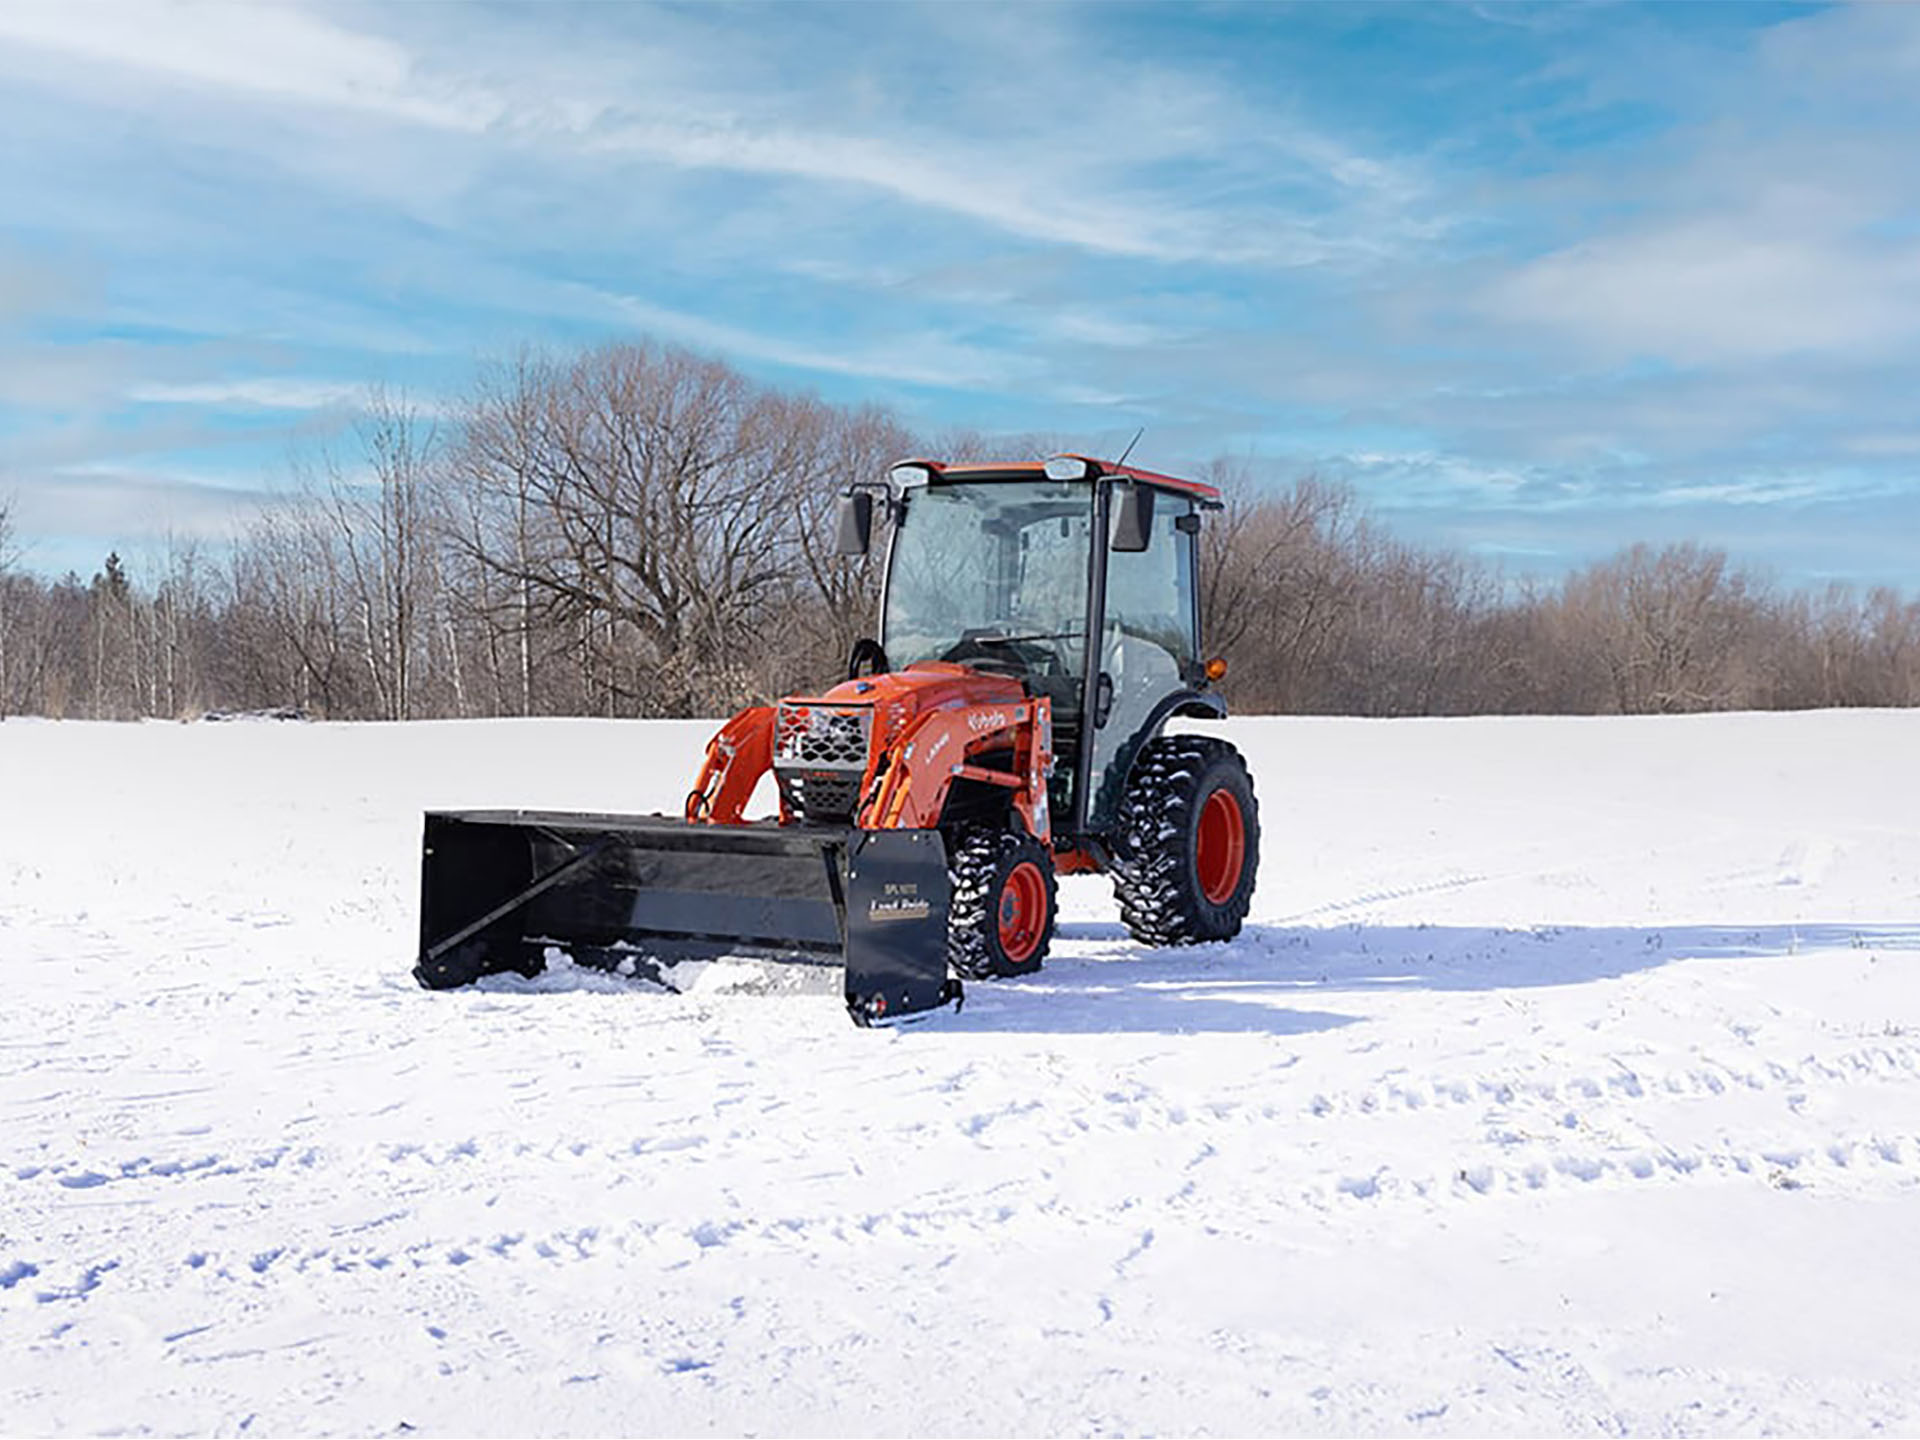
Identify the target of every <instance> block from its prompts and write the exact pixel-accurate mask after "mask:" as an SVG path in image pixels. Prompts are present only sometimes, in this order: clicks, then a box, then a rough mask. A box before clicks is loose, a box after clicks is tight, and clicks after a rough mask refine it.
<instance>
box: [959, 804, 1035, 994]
mask: <svg viewBox="0 0 1920 1440" xmlns="http://www.w3.org/2000/svg"><path fill="white" fill-rule="evenodd" d="M947 870H948V874H949V878H950V879H951V880H952V883H953V898H952V900H951V902H950V904H949V908H948V911H947V964H948V965H949V966H951V967H952V969H953V973H954V974H956V975H958V976H959V977H960V978H961V979H963V980H991V979H994V978H997V977H1001V976H1010V975H1031V974H1033V973H1034V972H1035V971H1036V970H1038V969H1039V968H1040V962H1041V961H1042V960H1044V959H1045V958H1046V954H1047V945H1048V942H1050V941H1051V940H1052V939H1053V920H1054V910H1055V885H1054V876H1053V857H1052V856H1050V855H1048V854H1047V852H1046V850H1045V849H1043V848H1042V847H1041V845H1040V842H1039V841H1037V840H1035V839H1034V838H1033V837H1032V836H1031V835H1022V834H1016V833H1014V832H1013V831H1011V830H988V829H984V828H968V829H965V830H962V831H960V832H959V833H958V834H957V835H955V836H954V837H953V840H952V842H951V844H950V846H949V848H948V852H947Z"/></svg>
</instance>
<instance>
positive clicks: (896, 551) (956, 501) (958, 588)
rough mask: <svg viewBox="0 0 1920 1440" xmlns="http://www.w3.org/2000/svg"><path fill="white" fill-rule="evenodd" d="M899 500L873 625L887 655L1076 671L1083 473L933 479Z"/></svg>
mask: <svg viewBox="0 0 1920 1440" xmlns="http://www.w3.org/2000/svg"><path fill="white" fill-rule="evenodd" d="M903 506H904V508H903V510H902V512H901V513H900V516H899V521H898V523H899V532H898V534H897V535H896V536H895V538H894V544H893V556H892V560H891V564H890V568H889V570H888V572H887V599H886V613H885V615H884V616H883V619H882V627H881V640H882V643H883V644H884V645H885V647H886V651H887V655H888V658H889V659H890V660H891V661H892V663H893V664H894V665H896V666H907V665H911V664H913V663H914V662H915V661H918V660H952V661H956V662H959V663H963V664H966V665H971V666H975V667H977V668H982V669H997V670H1003V671H1006V672H1008V673H1011V674H1018V675H1022V676H1025V677H1030V678H1033V679H1043V678H1054V679H1056V680H1057V679H1066V678H1070V677H1078V676H1084V675H1085V674H1086V650H1087V644H1086V623H1087V559H1088V554H1089V552H1090V550H1091V548H1092V546H1091V536H1092V529H1093V486H1092V485H1091V484H1090V483H1088V482H1087V481H1071V480H1066V481H1060V480H1000V481H980V482H974V483H971V484H969V483H956V484H932V485H927V486H924V487H916V488H913V489H910V490H908V491H907V492H906V496H905V498H904V501H903ZM1044 688H1047V689H1052V688H1054V687H1051V686H1048V687H1044Z"/></svg>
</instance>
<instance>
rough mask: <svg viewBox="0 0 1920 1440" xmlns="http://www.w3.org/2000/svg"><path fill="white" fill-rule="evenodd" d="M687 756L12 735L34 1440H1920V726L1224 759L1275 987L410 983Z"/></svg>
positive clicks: (7, 1220)
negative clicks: (1442, 1438) (424, 948)
mask: <svg viewBox="0 0 1920 1440" xmlns="http://www.w3.org/2000/svg"><path fill="white" fill-rule="evenodd" d="M708 728H709V727H707V726H703V725H691V726H689V725H666V724H659V725H641V724H613V723H599V722H587V721H570V722H528V723H516V722H502V723H486V724H447V725H416V726H411V727H387V726H356V727H348V726H330V725H298V724H271V723H240V724H200V725H144V726H127V727H113V726H98V725H79V724H51V723H38V722H31V721H21V720H10V721H7V722H6V723H5V724H4V725H0V974H3V975H4V982H5V984H4V990H3V991H0V1431H4V1432H5V1433H8V1434H21V1433H37V1432H56V1433H75V1432H110V1431H111V1432H129V1431H131V1432H163V1433H164V1432H183V1431H186V1432H216V1433H222V1434H236V1433H240V1432H243V1431H246V1432H254V1433H260V1432H296V1433H316V1432H376V1433H400V1432H406V1431H415V1432H431V1433H473V1434H503V1435H504V1434H546V1433H583V1432H625V1433H634V1434H644V1433H660V1432H666V1433H707V1432H748V1433H781V1434H816V1435H862V1434H869V1433H884V1432H936V1433H954V1434H1000V1433H1028V1432H1054V1431H1058V1432H1071V1433H1102V1434H1105V1433H1143V1432H1173V1433H1228V1432H1231V1433H1254V1434H1260V1433H1270V1432H1297V1431H1306V1432H1339V1433H1346V1432H1369V1433H1370V1432H1394V1433H1409V1432H1416V1433H1427V1432H1432V1433H1437V1434H1481V1433H1489V1432H1497V1433H1513V1432H1554V1433H1559V1432H1565V1433H1589V1432H1599V1433H1649V1434H1660V1433H1700V1432H1716V1433H1717V1432H1729V1431H1731V1432H1744V1433H1755V1432H1769V1431H1771V1432H1782V1431H1785V1432H1795V1433H1804V1432H1818V1433H1861V1432H1866V1431H1869V1430H1881V1429H1884V1430H1888V1431H1893V1432H1904V1433H1907V1434H1916V1433H1920V758H1916V757H1920V712H1911V711H1909V712H1890V713H1889V712H1882V713H1825V714H1810V715H1773V716H1768V715H1730V716H1719V717H1699V718H1675V719H1656V720H1475V721H1426V722H1385V723H1381V722H1358V721H1313V720H1286V719H1274V720H1246V721H1239V722H1235V723H1233V724H1231V725H1230V726H1228V727H1227V730H1228V733H1229V734H1230V735H1231V736H1232V738H1233V739H1235V740H1236V741H1237V742H1238V743H1239V744H1240V745H1241V746H1242V747H1243V748H1244V749H1246V750H1247V751H1248V752H1249V754H1250V756H1251V758H1252V760H1253V763H1254V768H1255V773H1256V780H1257V784H1258V787H1259V791H1260V796H1261V800H1262V803H1263V805H1264V807H1265V811H1264V818H1265V828H1266V845H1265V854H1264V859H1263V867H1262V877H1261V878H1262V883H1261V888H1260V892H1259V894H1258V895H1257V896H1256V897H1255V903H1254V914H1255V919H1256V923H1254V924H1252V925H1250V926H1249V929H1248V932H1247V933H1246V935H1245V936H1244V937H1243V938H1242V940H1241V941H1240V942H1239V943H1237V944H1235V945H1232V946H1230V947H1217V946H1216V947H1209V948H1206V949H1203V950H1194V951H1184V952H1182V951H1158V952H1149V951H1142V950H1139V949H1137V948H1135V947H1134V946H1132V945H1131V944H1130V942H1128V941H1127V940H1126V938H1125V937H1124V934H1123V932H1122V931H1121V930H1120V927H1119V925H1118V923H1117V918H1116V915H1115V913H1114V910H1113V907H1112V904H1111V901H1110V900H1109V898H1108V894H1107V891H1106V887H1105V885H1104V883H1103V882H1101V881H1099V880H1097V879H1077V880H1073V881H1070V882H1068V883H1067V884H1066V885H1065V886H1064V887H1063V903H1064V909H1065V913H1066V919H1065V923H1064V927H1063V932H1062V936H1061V938H1060V940H1059V941H1058V942H1057V944H1056V946H1055V952H1054V958H1053V959H1052V960H1050V961H1049V963H1048V966H1047V969H1046V971H1045V973H1044V974H1043V975H1042V976H1040V977H1038V978H1037V979H1035V980H1032V981H1028V982H1019V983H1003V984H1000V985H997V986H993V985H975V986H973V987H971V990H970V995H969V1003H968V1005H967V1008H966V1010H965V1011H964V1013H962V1014H960V1015H958V1016H942V1017H938V1018H935V1019H932V1020H930V1021H928V1022H926V1023H923V1024H919V1025H915V1026H909V1027H902V1028H899V1029H895V1030H890V1031H876V1032H863V1031H859V1030H856V1029H854V1028H853V1027H852V1026H851V1025H849V1024H848V1023H847V1021H846V1018H845V1016H844V1014H843V1013H842V1011H841V1009H840V1006H839V1001H838V997H837V993H836V991H835V989H834V983H833V977H832V976H831V975H830V974H826V973H820V972H809V971H799V972H792V971H785V970H783V971H781V972H779V973H780V974H781V975H782V976H792V975H797V976H798V977H799V979H800V981H802V982H803V983H801V984H799V985H798V986H797V987H795V986H791V985H790V986H788V987H786V988H787V989H788V991H789V992H790V993H778V994H770V993H764V989H763V990H762V991H760V992H755V991H751V990H748V991H729V990H727V989H726V988H725V981H726V979H727V978H728V977H727V976H726V975H724V974H722V973H721V972H718V971H713V972H709V974H708V979H709V980H710V981H711V982H712V983H710V984H706V985H703V986H701V987H698V988H696V990H695V992H694V993H691V994H688V995H684V996H678V997H676V996H669V995H663V994H661V993H658V992H656V991H653V990H650V989H648V988H646V987H644V986H641V985H638V984H632V983H627V982H621V981H618V980H616V979H613V978H611V977H603V976H597V975H587V974H585V973H584V972H578V971H572V972H567V971H563V972H561V973H559V974H557V975H550V976H547V977H543V978H542V979H541V980H540V981H537V982H534V983H531V984H529V983H526V982H522V981H520V980H518V979H517V978H499V979H495V980H492V981H489V982H487V987H486V988H484V989H480V990H472V991H466V992H459V993H452V994H428V993H426V992H423V991H420V990H418V989H416V988H415V987H414V985H413V982H412V981H411V979H410V978H409V977H408V974H407V969H408V966H409V964H410V962H411V959H412V951H413V948H414V941H415V927H416V924H417V920H416V901H417V895H416V889H417V884H418V850H419V829H420V812H421V811H422V810H423V809H425V808H428V807H457V806H499V805H529V806H541V807H553V808H572V807H578V808H589V809H600V810H618V809H639V810H652V809H662V808H664V809H671V808H673V807H674V806H675V805H676V804H677V802H678V799H679V797H680V796H681V795H682V794H683V793H684V791H685V789H686V786H687V784H688V782H689V779H690V777H691V775H692V773H693V769H694V766H695V762H696V759H697V755H698V751H699V748H700V745H701V744H702V742H703V740H704V737H705V734H706V733H707V730H708ZM749 973H751V972H749Z"/></svg>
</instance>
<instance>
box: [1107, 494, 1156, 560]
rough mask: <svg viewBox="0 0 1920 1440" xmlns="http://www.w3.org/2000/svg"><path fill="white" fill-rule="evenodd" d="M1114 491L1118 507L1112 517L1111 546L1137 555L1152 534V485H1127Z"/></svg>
mask: <svg viewBox="0 0 1920 1440" xmlns="http://www.w3.org/2000/svg"><path fill="white" fill-rule="evenodd" d="M1115 493H1116V494H1117V495H1118V497H1119V500H1120V508H1119V509H1118V510H1117V511H1115V512H1114V517H1113V542H1112V543H1113V548H1114V549H1115V550H1118V551H1121V552H1122V553H1125V554H1136V555H1137V554H1138V553H1139V552H1140V551H1142V550H1144V549H1146V548H1147V541H1148V539H1149V538H1151V536H1152V534H1153V487H1152V486H1151V485H1128V486H1126V487H1125V488H1124V489H1121V490H1118V491H1116V492H1115Z"/></svg>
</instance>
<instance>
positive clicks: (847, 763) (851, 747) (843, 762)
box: [773, 705, 873, 770]
mask: <svg viewBox="0 0 1920 1440" xmlns="http://www.w3.org/2000/svg"><path fill="white" fill-rule="evenodd" d="M872 728H873V711H872V710H870V709H868V708H867V707H866V706H864V705H863V706H856V707H853V708H850V709H845V710H839V709H827V708H826V707H824V706H820V707H816V706H812V705H782V706H781V707H780V711H779V716H778V719H777V720H776V722H775V725H774V732H773V763H774V764H776V765H823V766H831V767H832V768H833V769H835V770H865V769H866V768H867V736H868V734H869V732H870V731H871V730H872Z"/></svg>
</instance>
